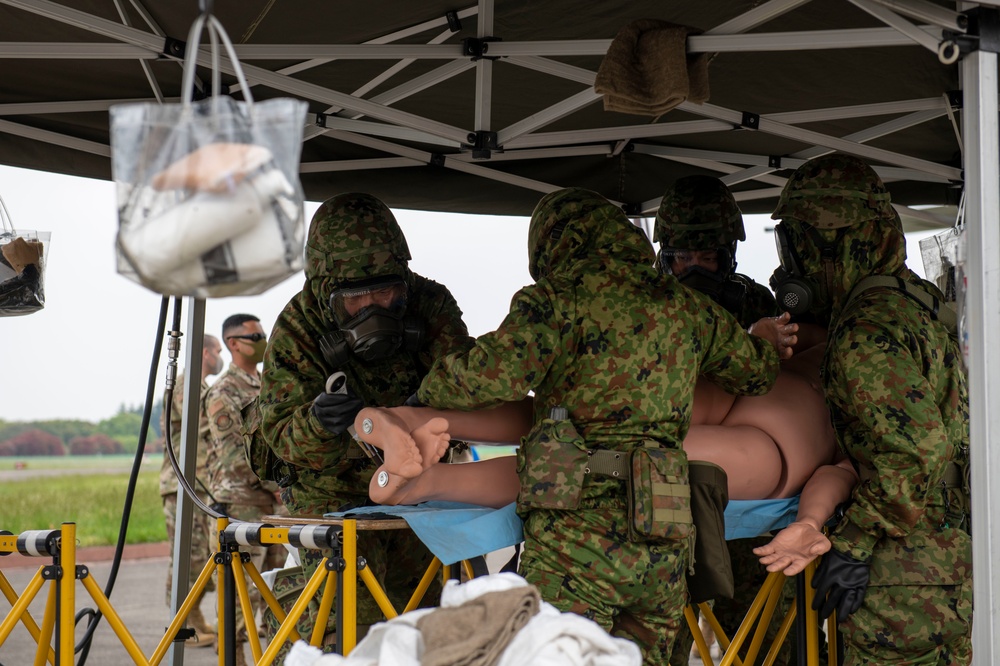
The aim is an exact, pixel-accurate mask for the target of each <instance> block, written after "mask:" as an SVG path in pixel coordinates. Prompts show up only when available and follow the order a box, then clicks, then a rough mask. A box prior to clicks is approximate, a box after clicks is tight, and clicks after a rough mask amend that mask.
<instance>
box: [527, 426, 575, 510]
mask: <svg viewBox="0 0 1000 666" xmlns="http://www.w3.org/2000/svg"><path fill="white" fill-rule="evenodd" d="M568 416H569V415H568V413H567V411H566V409H565V408H563V407H554V408H553V409H552V413H551V414H550V417H551V418H547V419H542V420H541V421H540V422H538V423H537V424H535V427H534V428H532V430H531V432H530V433H528V434H527V435H525V436H524V437H522V438H521V446H520V447H519V448H518V451H517V476H518V479H519V480H520V482H521V490H520V492H519V493H518V495H517V509H518V511H519V512H522V513H523V512H526V511H530V510H531V509H576V508H578V507H579V506H580V496H581V495H582V493H583V477H584V474H585V473H586V468H587V460H588V456H587V449H586V446H585V445H584V442H583V438H582V437H580V434H579V433H577V431H576V428H575V427H574V426H573V422H572V421H570V420H569V418H568Z"/></svg>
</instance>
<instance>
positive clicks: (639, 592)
mask: <svg viewBox="0 0 1000 666" xmlns="http://www.w3.org/2000/svg"><path fill="white" fill-rule="evenodd" d="M627 520H628V518H627V511H626V508H625V502H624V497H623V496H616V497H600V498H597V499H589V500H584V501H583V502H582V504H581V508H580V509H578V510H576V511H548V510H537V509H536V510H533V511H531V512H530V513H529V514H528V516H527V519H526V520H525V522H524V555H522V557H521V571H522V575H523V576H524V577H525V578H526V579H527V580H528V582H530V583H531V584H533V585H535V586H536V587H537V588H538V591H539V593H540V594H541V596H542V599H544V600H545V601H548V602H549V603H551V604H552V605H553V606H555V607H556V608H557V609H559V610H560V611H563V612H571V613H576V614H578V615H583V616H584V617H587V618H590V619H591V620H594V621H595V622H597V623H598V624H599V625H601V626H602V627H603V628H604V629H606V630H607V631H609V632H611V633H612V634H613V635H615V636H621V637H623V638H628V639H630V640H632V641H634V642H635V643H637V644H638V645H639V648H640V649H641V650H642V653H643V658H644V660H645V663H646V664H649V665H653V664H656V665H657V666H661V665H662V664H666V663H667V661H668V659H669V657H670V651H671V648H672V646H673V642H674V638H675V636H676V634H677V631H678V628H679V627H680V625H681V623H682V622H683V621H684V605H685V603H686V600H687V580H686V578H685V573H686V570H687V565H688V544H687V542H686V541H683V542H677V543H668V544H664V545H649V544H644V543H633V542H630V541H629V540H628V531H627V527H626V526H627Z"/></svg>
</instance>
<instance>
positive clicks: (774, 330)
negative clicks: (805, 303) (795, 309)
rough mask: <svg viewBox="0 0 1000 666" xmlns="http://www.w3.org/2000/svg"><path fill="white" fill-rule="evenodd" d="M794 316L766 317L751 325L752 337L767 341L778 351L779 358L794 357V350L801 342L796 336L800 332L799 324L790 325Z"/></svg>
mask: <svg viewBox="0 0 1000 666" xmlns="http://www.w3.org/2000/svg"><path fill="white" fill-rule="evenodd" d="M791 318H792V315H790V314H788V313H787V312H785V313H782V314H781V315H780V316H778V317H764V318H762V319H758V320H757V321H755V322H754V323H752V324H750V329H749V333H750V335H756V336H757V337H758V338H763V339H764V340H767V341H768V342H770V343H771V344H772V345H774V348H775V349H777V350H778V358H781V359H785V358H791V357H792V351H793V350H792V348H793V347H794V346H795V344H796V343H797V342H798V341H799V338H798V336H796V335H795V334H796V333H798V332H799V325H798V324H789V323H788V321H789V320H790V319H791Z"/></svg>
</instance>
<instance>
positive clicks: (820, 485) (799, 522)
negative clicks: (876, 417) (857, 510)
mask: <svg viewBox="0 0 1000 666" xmlns="http://www.w3.org/2000/svg"><path fill="white" fill-rule="evenodd" d="M857 483H858V473H857V472H855V471H854V467H853V466H852V465H851V462H850V461H849V460H848V459H847V458H843V459H841V460H840V462H838V463H836V464H834V465H823V466H822V467H820V468H818V469H817V470H816V471H815V472H813V475H812V476H811V477H810V478H809V481H807V482H806V485H805V486H804V487H803V488H802V495H801V497H800V498H799V510H798V513H797V514H796V516H795V522H794V523H792V524H791V525H789V526H788V527H786V528H785V529H783V530H781V531H780V532H778V534H777V535H775V537H774V539H772V540H771V542H770V543H768V544H766V545H764V546H761V547H759V548H754V551H753V552H754V553H755V554H756V555H757V556H758V557H760V563H761V564H763V565H765V566H766V567H767V570H768V571H783V572H784V573H785V575H786V576H794V575H795V574H797V573H799V572H800V571H802V570H803V569H805V568H806V565H807V564H809V563H810V562H811V561H812V560H813V559H815V558H816V557H818V556H819V555H822V554H823V553H825V552H826V551H828V550H830V540H829V539H827V538H826V536H824V534H823V531H822V530H823V525H825V524H826V521H828V520H829V519H830V517H831V516H832V515H833V512H834V510H835V509H836V508H837V506H838V505H839V504H841V503H842V502H844V501H846V500H847V499H848V498H849V497H850V496H851V491H852V490H854V486H856V485H857Z"/></svg>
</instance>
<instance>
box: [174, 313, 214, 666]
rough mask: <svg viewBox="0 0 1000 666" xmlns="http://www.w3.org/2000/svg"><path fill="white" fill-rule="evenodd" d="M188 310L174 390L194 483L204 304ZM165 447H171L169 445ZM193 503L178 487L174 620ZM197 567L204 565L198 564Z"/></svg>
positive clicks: (177, 661)
mask: <svg viewBox="0 0 1000 666" xmlns="http://www.w3.org/2000/svg"><path fill="white" fill-rule="evenodd" d="M184 304H185V307H186V308H187V332H186V335H185V337H186V338H187V344H186V345H184V385H183V386H176V387H175V388H174V390H175V391H180V390H183V391H184V413H183V415H182V416H181V450H180V460H179V462H180V466H181V471H183V472H184V477H185V478H187V479H189V480H190V481H191V485H192V487H195V488H197V485H196V484H195V483H194V479H195V470H196V467H197V464H196V461H197V458H198V421H199V416H200V414H201V409H200V408H199V407H200V405H201V350H202V347H203V346H204V342H205V301H204V299H194V298H185V299H184ZM182 340H183V338H182ZM166 446H170V444H169V442H167V443H166ZM193 509H194V504H193V503H192V502H191V500H190V499H188V497H187V495H185V494H184V489H183V488H181V487H180V486H178V487H177V517H176V519H175V522H174V525H175V526H176V529H175V530H174V544H173V547H174V570H173V571H172V572H171V575H172V576H173V582H172V587H171V590H170V617H172V618H173V617H175V616H176V615H177V611H178V610H180V607H181V604H182V603H184V599H185V598H186V597H187V594H188V589H189V588H190V586H189V584H188V581H189V580H190V572H191V528H192V526H193V524H194V511H193ZM197 564H198V566H199V567H201V566H204V564H205V563H204V562H198V563H197ZM165 663H167V664H170V665H171V666H183V664H184V644H183V643H177V642H173V643H171V644H170V649H169V651H168V652H167V656H166V660H165Z"/></svg>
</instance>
